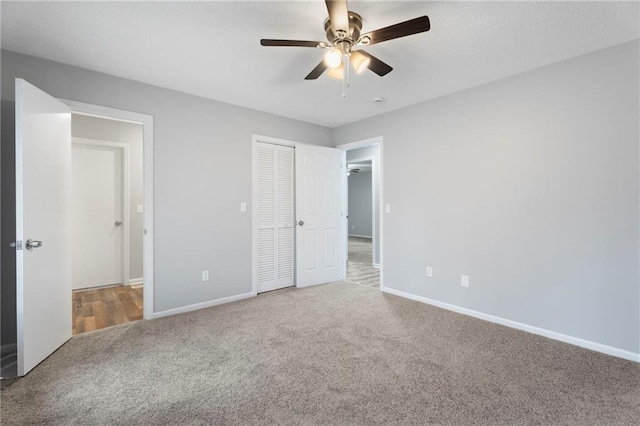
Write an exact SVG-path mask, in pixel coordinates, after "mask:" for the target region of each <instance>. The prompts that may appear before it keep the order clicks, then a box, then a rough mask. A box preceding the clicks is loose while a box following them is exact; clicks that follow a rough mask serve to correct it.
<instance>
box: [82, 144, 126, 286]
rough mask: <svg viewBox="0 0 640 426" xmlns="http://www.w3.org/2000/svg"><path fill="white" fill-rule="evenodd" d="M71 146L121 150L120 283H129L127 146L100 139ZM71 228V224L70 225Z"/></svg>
mask: <svg viewBox="0 0 640 426" xmlns="http://www.w3.org/2000/svg"><path fill="white" fill-rule="evenodd" d="M71 145H72V146H73V145H84V146H99V147H107V148H117V149H120V150H122V219H121V221H122V271H121V280H122V281H120V282H122V283H128V282H129V274H130V270H131V264H130V263H131V256H130V253H131V226H130V224H129V221H130V217H131V215H130V213H131V212H130V211H129V208H130V188H131V183H130V181H129V179H130V175H131V171H130V167H131V164H130V160H129V158H130V157H129V148H130V147H129V144H127V143H122V142H111V141H106V140H100V139H88V138H77V137H72V138H71ZM71 226H73V224H72V225H71Z"/></svg>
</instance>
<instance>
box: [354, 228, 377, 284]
mask: <svg viewBox="0 0 640 426" xmlns="http://www.w3.org/2000/svg"><path fill="white" fill-rule="evenodd" d="M347 281H351V282H354V283H357V284H361V285H366V286H369V287H380V270H379V269H377V268H375V267H374V266H373V244H372V242H371V238H362V237H349V258H348V260H347Z"/></svg>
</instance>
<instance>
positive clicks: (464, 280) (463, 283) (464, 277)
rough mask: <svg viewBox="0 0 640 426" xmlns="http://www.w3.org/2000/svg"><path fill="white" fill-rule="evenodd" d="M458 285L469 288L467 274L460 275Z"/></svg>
mask: <svg viewBox="0 0 640 426" xmlns="http://www.w3.org/2000/svg"><path fill="white" fill-rule="evenodd" d="M460 285H461V286H462V287H465V288H469V275H461V276H460Z"/></svg>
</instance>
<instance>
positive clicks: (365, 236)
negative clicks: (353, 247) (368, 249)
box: [349, 234, 373, 240]
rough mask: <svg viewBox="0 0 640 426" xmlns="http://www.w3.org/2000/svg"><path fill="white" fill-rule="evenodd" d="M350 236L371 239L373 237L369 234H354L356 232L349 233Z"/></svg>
mask: <svg viewBox="0 0 640 426" xmlns="http://www.w3.org/2000/svg"><path fill="white" fill-rule="evenodd" d="M349 236H350V237H358V238H369V239H370V240H371V239H373V237H372V236H371V235H356V234H349Z"/></svg>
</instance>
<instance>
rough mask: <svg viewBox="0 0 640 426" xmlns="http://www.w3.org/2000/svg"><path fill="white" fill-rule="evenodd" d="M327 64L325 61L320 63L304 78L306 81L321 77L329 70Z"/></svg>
mask: <svg viewBox="0 0 640 426" xmlns="http://www.w3.org/2000/svg"><path fill="white" fill-rule="evenodd" d="M327 68H328V67H327V64H325V63H324V61H320V63H319V64H318V65H316V67H315V68H314V69H312V70H311V72H310V73H309V74H308V75H307V76H306V77H305V78H304V79H305V80H315V79H316V78H318V77H320V76H321V75H322V73H323V72H324V71H325V70H326V69H327Z"/></svg>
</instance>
